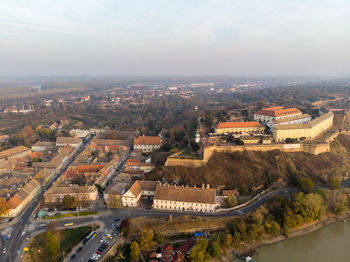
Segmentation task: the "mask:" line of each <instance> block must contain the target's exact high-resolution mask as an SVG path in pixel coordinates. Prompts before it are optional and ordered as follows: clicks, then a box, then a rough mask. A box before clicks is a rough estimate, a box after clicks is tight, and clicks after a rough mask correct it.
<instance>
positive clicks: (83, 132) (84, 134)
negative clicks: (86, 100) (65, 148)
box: [69, 129, 91, 141]
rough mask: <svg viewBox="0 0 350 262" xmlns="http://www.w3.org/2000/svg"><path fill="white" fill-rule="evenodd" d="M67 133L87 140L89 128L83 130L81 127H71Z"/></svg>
mask: <svg viewBox="0 0 350 262" xmlns="http://www.w3.org/2000/svg"><path fill="white" fill-rule="evenodd" d="M69 135H70V136H73V137H79V138H81V139H82V140H83V141H87V140H89V138H90V136H91V134H90V131H89V130H83V129H72V130H69Z"/></svg>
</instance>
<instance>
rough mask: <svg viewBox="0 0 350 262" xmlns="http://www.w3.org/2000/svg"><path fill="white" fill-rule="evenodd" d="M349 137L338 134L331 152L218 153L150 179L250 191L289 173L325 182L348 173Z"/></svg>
mask: <svg viewBox="0 0 350 262" xmlns="http://www.w3.org/2000/svg"><path fill="white" fill-rule="evenodd" d="M349 168H350V136H347V135H339V137H338V138H337V139H336V140H335V141H334V142H332V144H331V152H329V153H323V154H319V155H312V154H308V153H303V152H298V153H285V152H281V151H279V150H274V151H270V152H253V151H245V152H234V153H215V154H214V155H213V157H212V158H211V159H210V160H209V162H208V164H207V165H206V166H203V167H198V168H186V167H163V168H161V169H158V170H156V171H155V172H154V173H153V174H151V177H150V178H153V179H159V180H162V179H163V178H164V179H165V180H166V181H168V182H177V183H179V184H189V185H201V184H202V183H207V184H210V185H211V186H219V185H225V186H226V188H237V189H240V191H241V192H242V193H243V192H247V191H250V189H251V188H253V187H256V186H260V185H265V186H270V185H272V184H274V183H277V182H280V183H290V182H291V181H290V176H289V175H288V174H290V173H293V172H298V173H300V174H302V175H305V176H307V177H309V178H311V179H312V180H313V181H314V182H316V183H325V182H326V181H327V178H328V176H335V175H336V176H341V177H347V176H349V174H348V172H347V170H349Z"/></svg>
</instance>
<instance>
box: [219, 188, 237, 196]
mask: <svg viewBox="0 0 350 262" xmlns="http://www.w3.org/2000/svg"><path fill="white" fill-rule="evenodd" d="M222 194H223V195H224V196H230V195H237V194H238V191H237V190H236V189H231V190H222Z"/></svg>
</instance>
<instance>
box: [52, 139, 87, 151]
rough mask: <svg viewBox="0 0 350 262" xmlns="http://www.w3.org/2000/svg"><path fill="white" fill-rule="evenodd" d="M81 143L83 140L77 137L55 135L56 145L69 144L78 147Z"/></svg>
mask: <svg viewBox="0 0 350 262" xmlns="http://www.w3.org/2000/svg"><path fill="white" fill-rule="evenodd" d="M82 144H83V141H82V140H81V139H80V138H79V137H57V139H56V146H67V145H69V146H71V147H74V148H79V147H80V146H81V145H82Z"/></svg>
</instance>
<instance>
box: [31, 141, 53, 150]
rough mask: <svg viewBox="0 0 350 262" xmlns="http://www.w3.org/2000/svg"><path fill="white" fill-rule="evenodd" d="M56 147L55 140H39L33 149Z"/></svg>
mask: <svg viewBox="0 0 350 262" xmlns="http://www.w3.org/2000/svg"><path fill="white" fill-rule="evenodd" d="M54 147H55V143H54V142H47V141H38V142H36V143H35V144H34V145H32V147H31V148H32V150H33V151H34V152H42V151H45V150H47V149H53V148H54Z"/></svg>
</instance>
